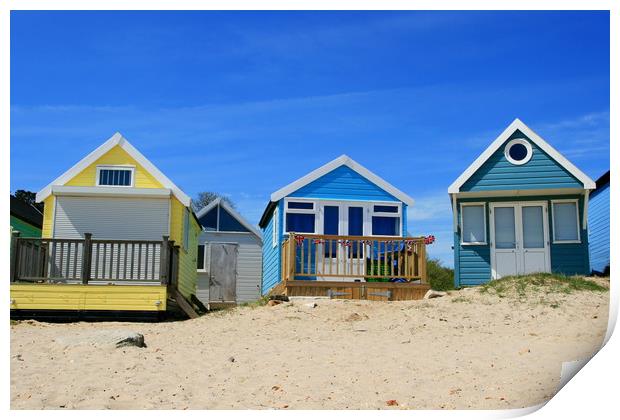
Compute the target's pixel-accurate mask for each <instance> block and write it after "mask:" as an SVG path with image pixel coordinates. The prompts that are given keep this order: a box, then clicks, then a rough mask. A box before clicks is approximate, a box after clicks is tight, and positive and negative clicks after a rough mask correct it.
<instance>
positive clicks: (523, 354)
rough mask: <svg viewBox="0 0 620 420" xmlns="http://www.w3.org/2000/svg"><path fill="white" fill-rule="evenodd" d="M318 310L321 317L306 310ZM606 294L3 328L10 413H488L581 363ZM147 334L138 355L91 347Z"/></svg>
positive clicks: (596, 340) (516, 403)
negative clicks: (7, 333)
mask: <svg viewBox="0 0 620 420" xmlns="http://www.w3.org/2000/svg"><path fill="white" fill-rule="evenodd" d="M309 302H316V304H317V306H316V307H311V306H309V305H308V303H309ZM608 304H609V294H608V293H607V292H593V291H574V292H572V293H570V294H566V293H552V292H549V291H541V292H539V293H532V294H528V296H527V298H523V297H521V298H519V297H518V296H516V295H513V294H510V293H508V294H507V295H505V296H503V297H499V296H498V295H497V294H493V293H481V292H480V288H472V289H465V290H461V291H454V292H451V293H450V294H449V295H448V296H445V297H441V298H436V299H431V300H423V301H409V302H368V301H347V300H324V299H317V300H298V301H295V302H289V303H283V304H280V305H277V306H273V307H271V306H260V307H254V308H252V307H239V308H235V309H231V310H224V311H218V312H213V313H210V314H208V315H206V316H203V317H201V318H199V319H196V320H189V321H177V322H164V323H158V324H145V323H114V322H105V323H73V324H49V323H40V322H34V321H21V322H17V323H12V325H11V408H13V409H63V408H67V409H71V408H77V409H143V408H148V409H265V408H269V409H270V408H275V409H377V408H379V409H383V408H389V409H436V408H437V409H439V408H442V409H455V408H457V409H468V408H477V409H492V408H518V407H527V406H531V405H534V404H538V403H541V402H543V401H545V400H548V399H549V398H551V397H552V396H553V395H554V393H555V392H556V389H557V385H558V383H559V379H560V369H561V364H562V362H564V361H571V360H577V359H582V358H585V357H588V356H589V355H591V354H592V353H593V352H595V351H596V350H597V349H598V348H599V347H600V345H601V343H602V340H603V337H604V335H605V331H606V328H607V316H608ZM104 330H131V331H135V332H138V333H141V334H143V335H144V338H145V342H146V345H147V347H146V348H137V347H123V348H115V346H114V345H113V344H110V343H104V342H100V340H98V339H97V338H96V337H97V334H100V332H101V331H104Z"/></svg>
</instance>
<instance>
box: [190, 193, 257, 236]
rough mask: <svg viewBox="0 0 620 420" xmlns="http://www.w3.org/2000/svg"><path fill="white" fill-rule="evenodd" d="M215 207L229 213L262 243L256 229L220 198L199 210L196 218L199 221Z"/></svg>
mask: <svg viewBox="0 0 620 420" xmlns="http://www.w3.org/2000/svg"><path fill="white" fill-rule="evenodd" d="M217 205H219V206H220V207H223V208H224V209H225V210H226V211H227V212H228V213H230V215H231V216H232V217H234V218H235V219H237V221H238V222H239V223H241V224H242V225H243V226H245V227H246V228H247V229H248V230H249V231H250V232H252V233H253V234H254V235H256V237H258V239H260V240H261V241H262V238H263V236H262V235H261V233H260V231H259V230H258V229H256V227H254V226H252V225H251V224H250V222H248V221H247V220H246V219H245V218H244V217H243V216H241V215H240V214H239V212H237V210H235V209H234V208H233V207H232V206H231V205H229V204H228V203H227V202H226V201H224V200H222V198H221V197H218V198H216V199H215V200H213V201H211V202H210V203H209V204H207V205H206V206H205V207H203V208H201V209H200V210H199V211H198V213H196V217H198V218H199V219H200V218H201V217H202V216H204V215H205V214H207V213H209V211H211V210H212V209H214V208H215V207H216V206H217Z"/></svg>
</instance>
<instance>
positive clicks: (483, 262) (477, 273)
mask: <svg viewBox="0 0 620 420" xmlns="http://www.w3.org/2000/svg"><path fill="white" fill-rule="evenodd" d="M571 198H576V199H578V200H579V217H580V219H579V225H580V227H581V232H580V236H581V243H578V244H554V243H553V219H552V216H551V213H552V212H551V200H556V199H557V200H559V199H571ZM514 201H547V208H548V212H547V216H548V217H547V223H548V226H549V240H550V243H551V244H550V257H551V271H552V272H554V273H562V274H568V275H572V274H588V273H589V271H590V270H589V258H588V232H587V229H583V225H582V223H581V222H582V217H583V204H584V202H583V196H582V195H554V196H552V195H544V196H522V197H519V199H516V198H515V197H485V198H468V199H459V200H457V217H458V221H459V230H458V232H456V233H455V234H454V284H455V286H456V287H461V286H474V285H479V284H484V283H486V282H488V281H490V280H491V246H490V245H461V236H460V221H461V214H460V211H461V209H460V207H461V206H460V203H462V202H486V203H487V206H486V225H487V238H486V242H487V244H490V235H491V229H490V226H489V224H490V220H489V203H490V202H514Z"/></svg>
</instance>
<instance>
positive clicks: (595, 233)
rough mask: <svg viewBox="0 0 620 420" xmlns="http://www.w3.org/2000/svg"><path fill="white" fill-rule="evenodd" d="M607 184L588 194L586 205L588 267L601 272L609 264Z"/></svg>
mask: <svg viewBox="0 0 620 420" xmlns="http://www.w3.org/2000/svg"><path fill="white" fill-rule="evenodd" d="M609 191H610V189H609V184H605V185H603V186H601V187H600V188H598V189H597V190H596V191H594V192H593V193H592V194H591V195H590V205H589V207H588V224H589V241H590V269H591V270H592V271H596V272H598V273H603V272H604V270H605V267H606V266H608V265H609Z"/></svg>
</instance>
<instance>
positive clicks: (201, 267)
mask: <svg viewBox="0 0 620 420" xmlns="http://www.w3.org/2000/svg"><path fill="white" fill-rule="evenodd" d="M196 266H197V269H198V271H205V246H204V245H198V254H197V255H196Z"/></svg>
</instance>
